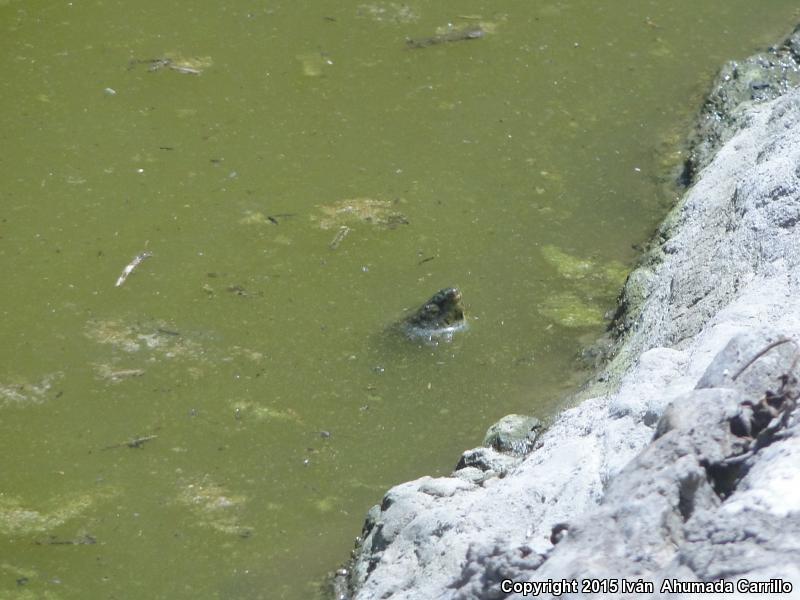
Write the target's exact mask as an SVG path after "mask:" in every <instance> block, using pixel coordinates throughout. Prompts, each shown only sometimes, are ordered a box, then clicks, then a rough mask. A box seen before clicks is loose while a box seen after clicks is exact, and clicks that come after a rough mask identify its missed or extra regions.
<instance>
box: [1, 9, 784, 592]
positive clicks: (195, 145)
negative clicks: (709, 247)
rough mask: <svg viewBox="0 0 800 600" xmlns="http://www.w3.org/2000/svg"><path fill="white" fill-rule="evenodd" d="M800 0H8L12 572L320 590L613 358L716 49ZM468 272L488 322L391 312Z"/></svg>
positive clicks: (112, 586) (471, 302)
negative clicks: (525, 417)
mask: <svg viewBox="0 0 800 600" xmlns="http://www.w3.org/2000/svg"><path fill="white" fill-rule="evenodd" d="M797 18H798V15H797V14H796V9H795V3H794V2H789V1H779V0H772V1H771V2H770V3H769V4H768V6H765V5H764V4H763V3H753V2H745V1H743V0H724V1H722V0H718V1H714V2H704V3H702V4H700V5H698V3H696V2H689V1H688V0H678V1H674V2H670V3H664V2H641V1H638V2H627V1H626V2H615V3H606V4H601V5H598V3H596V2H590V1H588V0H581V1H578V0H576V1H573V2H528V1H523V0H509V1H508V2H504V3H502V4H498V3H495V2H492V3H490V2H481V1H477V0H475V1H464V2H449V1H448V2H437V3H433V2H423V1H418V2H406V3H400V2H362V1H360V0H356V1H339V2H326V1H318V2H310V3H302V4H301V3H293V2H262V3H252V2H245V1H229V2H215V3H205V4H199V3H188V2H186V3H173V4H165V3H163V2H159V3H156V2H151V1H149V0H145V1H142V2H137V3H135V6H133V5H131V4H130V3H123V2H115V1H105V0H97V1H94V2H81V1H74V2H41V1H31V2H21V1H14V0H5V1H0V27H1V28H2V33H1V34H0V48H1V49H2V52H0V65H2V67H1V68H2V74H3V77H2V79H0V89H1V90H2V93H1V94H0V106H1V107H2V111H0V136H2V147H3V149H4V151H3V153H2V155H0V176H1V177H2V184H3V185H2V187H0V273H2V283H0V289H1V290H2V295H0V314H1V315H2V319H1V320H0V340H2V344H0V450H1V452H0V473H1V474H2V477H1V478H0V597H3V598H51V599H58V598H64V599H67V598H169V599H180V598H187V599H188V598H192V599H194V598H225V599H227V598H234V599H239V598H241V599H257V598H289V599H294V598H297V599H301V598H308V597H313V596H314V595H315V594H317V593H318V590H319V586H320V582H321V581H322V580H323V578H324V576H325V574H326V573H327V572H329V571H331V570H332V569H334V568H336V567H337V565H338V563H339V562H340V561H342V560H343V559H345V558H346V556H347V553H348V551H349V549H350V547H351V545H352V538H353V537H354V536H355V535H356V534H357V533H358V532H359V529H360V525H361V522H362V520H363V517H364V514H365V512H366V510H367V509H368V508H369V506H370V505H372V504H373V503H375V502H377V501H379V499H380V497H381V495H382V493H383V491H384V490H385V489H386V488H388V487H389V486H391V485H392V484H394V483H398V482H400V481H403V480H406V479H410V478H415V477H418V476H421V475H424V474H447V473H449V472H450V470H451V469H452V467H453V465H454V463H455V461H456V459H457V458H458V455H459V453H460V452H461V451H462V450H464V449H466V448H469V447H473V446H476V445H478V444H479V443H480V441H481V439H482V437H483V433H484V432H485V430H486V428H487V427H488V426H489V425H490V424H491V423H492V422H494V421H495V420H497V419H498V418H500V417H502V416H503V415H505V414H508V413H511V412H521V413H526V414H535V415H537V416H539V417H543V418H544V417H547V416H549V415H552V414H553V412H554V411H555V410H556V409H557V408H558V405H559V404H558V403H559V399H560V398H562V397H563V396H564V394H565V393H566V392H568V391H569V390H571V389H574V387H575V386H576V385H577V384H579V383H580V380H579V378H577V377H573V376H570V375H569V373H571V372H575V371H576V369H577V365H576V356H577V355H578V354H579V352H580V349H581V348H582V347H583V346H584V345H586V344H587V343H590V342H591V341H592V340H594V339H596V338H597V337H598V336H599V335H601V333H602V331H603V329H604V326H605V324H606V318H607V317H606V315H607V313H608V312H609V311H610V310H612V309H613V306H614V299H615V297H616V294H617V293H618V292H619V288H620V286H621V284H622V282H623V281H624V278H625V275H626V272H627V270H628V269H629V268H630V267H631V265H632V263H633V261H634V260H635V257H636V250H635V248H634V247H635V246H636V245H637V244H641V243H642V242H643V241H644V240H646V239H647V238H648V236H649V235H650V233H651V232H652V231H653V229H654V228H655V226H656V224H657V223H658V221H659V220H660V219H661V217H662V216H663V214H664V213H665V211H666V210H667V208H668V207H669V205H670V204H671V202H672V201H674V197H673V195H672V193H671V192H669V190H670V188H669V186H668V185H665V184H664V179H665V177H666V176H667V172H668V170H669V168H670V167H672V166H674V165H675V164H677V163H678V162H679V161H680V156H679V154H678V153H677V149H678V148H679V142H680V140H681V136H682V134H683V132H684V131H685V127H686V125H687V124H688V123H689V122H690V120H691V116H692V114H693V112H694V111H695V110H696V109H697V107H698V106H699V103H700V101H701V97H702V92H703V90H704V89H705V88H706V85H707V84H708V82H709V81H710V78H711V77H712V76H713V73H714V72H715V70H716V69H717V68H718V67H719V66H720V64H721V63H722V62H723V61H724V60H727V59H729V58H732V57H736V56H746V55H747V54H749V53H751V52H753V51H754V50H756V49H758V48H759V47H762V46H765V45H767V44H769V43H771V42H773V41H775V40H776V39H778V38H779V37H780V35H782V34H784V33H785V32H786V31H788V29H789V28H790V27H791V24H792V23H793V22H794V21H795V20H796V19H797ZM468 31H479V32H480V33H479V34H478V35H463V36H462V35H460V34H459V32H468ZM459 38H464V39H459ZM408 39H411V40H414V43H412V44H409V43H408V41H407V40H408ZM137 256H139V257H141V261H140V263H139V264H138V265H137V266H136V267H135V268H134V269H133V270H131V271H130V272H129V275H128V276H127V279H124V280H123V281H122V282H121V285H116V284H117V282H118V281H119V279H118V278H120V277H121V273H123V269H125V267H126V265H129V264H134V263H132V262H131V261H132V260H133V259H134V257H137ZM451 285H457V286H459V287H460V289H461V291H462V292H463V296H464V300H465V303H466V306H467V310H468V316H469V323H470V327H469V329H468V330H467V331H465V332H459V333H458V334H457V335H456V336H455V338H454V340H453V342H452V343H449V344H440V345H439V346H437V347H432V346H424V345H421V346H420V345H416V344H413V343H408V342H407V341H406V340H403V339H400V338H399V337H397V336H396V335H394V334H393V333H392V330H391V325H392V323H394V322H396V321H397V320H398V319H400V318H402V317H403V316H404V315H406V314H408V311H409V310H413V309H414V308H416V307H417V306H418V305H419V304H420V303H421V302H423V301H424V300H425V299H427V298H428V297H429V296H430V295H431V294H432V293H433V292H435V291H436V290H438V289H440V288H442V287H446V286H451Z"/></svg>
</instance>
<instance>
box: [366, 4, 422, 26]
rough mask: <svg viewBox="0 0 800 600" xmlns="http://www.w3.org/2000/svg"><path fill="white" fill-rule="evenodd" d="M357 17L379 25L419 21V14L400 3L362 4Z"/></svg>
mask: <svg viewBox="0 0 800 600" xmlns="http://www.w3.org/2000/svg"><path fill="white" fill-rule="evenodd" d="M356 16H359V17H366V18H369V19H372V20H373V21H375V22H377V23H413V22H414V21H417V20H419V14H417V13H416V12H415V11H414V9H412V8H411V7H410V6H408V5H406V4H400V3H398V2H374V3H372V4H361V5H359V6H358V7H357V8H356Z"/></svg>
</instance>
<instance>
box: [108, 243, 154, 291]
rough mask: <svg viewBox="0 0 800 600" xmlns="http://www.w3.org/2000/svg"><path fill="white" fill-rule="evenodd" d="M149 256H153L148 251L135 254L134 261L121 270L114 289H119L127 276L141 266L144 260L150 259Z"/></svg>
mask: <svg viewBox="0 0 800 600" xmlns="http://www.w3.org/2000/svg"><path fill="white" fill-rule="evenodd" d="M151 256H153V253H152V252H149V251H148V250H145V251H144V252H140V253H139V254H137V255H136V256H135V257H134V259H133V260H132V261H131V262H130V263H129V264H128V266H126V267H125V268H124V269H122V274H121V275H120V276H119V278H117V284H116V287H119V286H121V285H122V284H123V283H125V280H126V279H127V278H128V275H130V274H131V273H133V270H134V269H135V268H136V267H138V266H139V265H140V264H142V261H144V259H145V258H150V257H151Z"/></svg>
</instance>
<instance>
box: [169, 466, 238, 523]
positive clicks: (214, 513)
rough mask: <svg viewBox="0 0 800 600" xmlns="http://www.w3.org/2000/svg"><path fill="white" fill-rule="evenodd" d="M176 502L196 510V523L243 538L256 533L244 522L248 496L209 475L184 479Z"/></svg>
mask: <svg viewBox="0 0 800 600" xmlns="http://www.w3.org/2000/svg"><path fill="white" fill-rule="evenodd" d="M175 502H176V504H178V505H182V506H184V507H186V508H188V509H189V510H190V511H191V512H192V513H193V515H194V519H192V521H193V523H194V524H195V525H199V526H201V527H208V528H210V529H213V530H215V531H218V532H220V533H225V534H233V535H237V536H239V537H250V535H252V532H253V528H252V527H248V526H246V525H242V524H241V523H240V519H241V514H242V513H243V512H244V509H245V505H246V502H247V497H246V496H244V495H241V494H232V493H230V492H229V491H228V490H227V489H226V488H225V487H223V486H221V485H219V484H217V483H215V482H213V481H211V480H210V476H209V475H205V476H203V477H202V478H201V479H200V480H199V481H185V480H184V481H180V482H179V483H178V494H177V496H176V498H175Z"/></svg>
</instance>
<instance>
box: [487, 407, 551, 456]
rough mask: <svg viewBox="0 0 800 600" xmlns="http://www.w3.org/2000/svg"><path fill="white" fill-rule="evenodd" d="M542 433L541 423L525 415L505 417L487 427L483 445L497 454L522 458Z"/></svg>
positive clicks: (531, 448)
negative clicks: (501, 453)
mask: <svg viewBox="0 0 800 600" xmlns="http://www.w3.org/2000/svg"><path fill="white" fill-rule="evenodd" d="M541 431H542V422H541V421H540V420H539V419H537V418H536V417H530V416H526V415H506V416H505V417H503V418H502V419H500V420H499V421H498V422H497V423H495V424H494V425H492V426H491V427H489V430H488V431H487V432H486V437H484V438H483V445H484V446H488V447H490V448H494V449H495V450H497V451H498V452H503V453H505V454H511V455H512V456H523V455H525V454H528V453H529V452H530V451H531V450H533V446H534V444H535V443H536V438H538V437H539V434H540V433H541Z"/></svg>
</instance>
